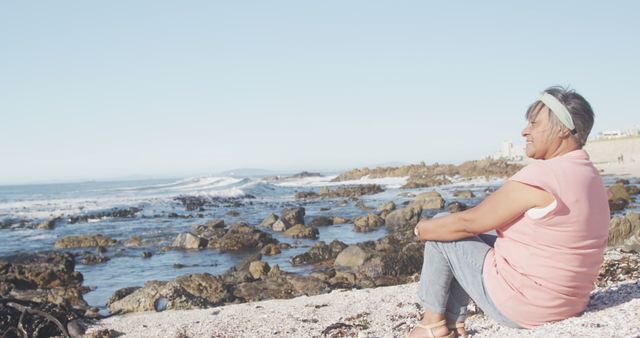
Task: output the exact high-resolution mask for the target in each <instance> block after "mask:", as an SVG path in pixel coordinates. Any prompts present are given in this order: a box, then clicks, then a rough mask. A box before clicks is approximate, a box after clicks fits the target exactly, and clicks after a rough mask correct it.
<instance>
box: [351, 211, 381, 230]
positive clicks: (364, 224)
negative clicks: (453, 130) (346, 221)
mask: <svg viewBox="0 0 640 338" xmlns="http://www.w3.org/2000/svg"><path fill="white" fill-rule="evenodd" d="M383 225H384V219H383V218H382V217H380V216H378V215H376V214H369V215H367V216H362V217H358V218H356V219H355V220H354V221H353V230H355V231H358V232H367V231H372V230H375V229H377V228H379V227H381V226H383Z"/></svg>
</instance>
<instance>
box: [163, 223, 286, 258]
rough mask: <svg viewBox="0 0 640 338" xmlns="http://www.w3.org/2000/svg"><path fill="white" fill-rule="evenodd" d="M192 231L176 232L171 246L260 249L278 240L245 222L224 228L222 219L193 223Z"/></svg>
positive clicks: (226, 249)
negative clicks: (198, 223) (176, 234)
mask: <svg viewBox="0 0 640 338" xmlns="http://www.w3.org/2000/svg"><path fill="white" fill-rule="evenodd" d="M192 231H193V233H192V232H184V233H181V234H178V236H177V237H176V239H175V240H174V241H173V244H172V247H174V248H180V249H191V250H198V249H203V248H212V249H218V250H222V251H238V250H245V249H262V248H264V247H265V246H267V245H269V244H277V243H278V240H276V239H275V238H273V237H272V236H271V235H270V234H268V233H266V232H264V231H260V230H258V229H257V228H256V227H253V226H251V225H249V224H247V223H245V222H238V223H235V224H232V225H231V226H230V227H229V228H228V229H225V228H224V221H219V220H216V221H210V222H207V223H205V224H200V225H194V226H193V227H192Z"/></svg>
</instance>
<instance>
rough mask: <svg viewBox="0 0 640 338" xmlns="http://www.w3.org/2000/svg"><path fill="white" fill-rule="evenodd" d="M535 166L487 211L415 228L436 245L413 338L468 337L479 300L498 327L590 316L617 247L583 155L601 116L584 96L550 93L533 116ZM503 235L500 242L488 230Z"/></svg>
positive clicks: (530, 144)
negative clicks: (470, 312)
mask: <svg viewBox="0 0 640 338" xmlns="http://www.w3.org/2000/svg"><path fill="white" fill-rule="evenodd" d="M526 118H527V121H528V123H527V126H526V127H525V128H524V130H522V136H524V137H525V138H526V141H527V146H526V154H527V156H528V157H531V158H532V159H534V160H535V161H533V162H532V163H531V164H529V165H527V166H526V167H525V168H523V169H522V170H520V171H519V172H518V173H516V174H515V175H514V176H512V177H511V178H509V180H508V181H507V182H506V183H505V184H504V185H503V186H502V187H501V188H500V189H499V190H497V191H496V192H494V193H492V194H491V195H489V196H488V197H487V198H486V199H485V200H484V201H483V202H482V203H480V204H479V205H478V206H476V207H474V208H472V209H468V210H466V211H463V212H460V213H455V214H451V215H447V216H444V217H439V218H433V219H422V220H421V221H420V222H419V223H418V225H417V226H416V228H415V233H416V235H417V236H418V238H419V239H421V240H426V244H425V251H424V263H423V267H422V273H421V276H420V283H419V290H418V298H419V300H420V303H421V304H422V306H423V308H424V316H423V318H422V320H421V321H420V322H419V323H418V324H417V326H416V327H415V328H414V329H413V331H411V332H410V333H409V336H410V337H456V336H466V331H465V329H464V320H465V315H466V311H467V305H468V303H469V298H470V297H471V298H472V299H473V300H474V301H475V302H476V304H477V305H478V306H479V307H480V308H481V309H482V310H483V311H484V313H485V314H487V315H488V316H489V317H491V318H493V319H494V320H495V321H497V322H498V323H500V324H502V325H506V326H509V327H514V328H532V327H535V326H538V325H542V324H545V323H549V322H554V321H558V320H562V319H565V318H568V317H571V316H575V315H577V314H580V313H581V312H582V311H583V310H584V309H585V307H586V305H587V303H588V301H589V293H590V291H591V290H592V289H593V285H594V281H595V279H596V277H597V275H598V269H599V267H600V264H602V260H603V251H604V248H605V246H606V244H607V229H608V224H609V206H608V203H607V193H606V191H605V188H604V185H603V183H602V179H601V178H600V175H599V174H598V171H597V170H596V168H594V166H593V164H592V163H591V161H589V155H588V154H587V153H586V152H585V151H584V150H583V149H582V146H583V145H584V144H585V142H586V140H587V137H588V135H589V132H590V131H591V127H592V126H593V111H592V110H591V106H590V105H589V103H588V102H587V101H586V100H585V99H584V98H583V97H582V96H581V95H579V94H578V93H576V92H574V91H571V90H566V89H564V88H559V87H551V88H549V89H547V90H545V91H544V92H543V94H542V95H541V96H540V98H539V99H538V100H537V101H535V102H534V103H533V104H532V105H531V106H530V107H529V109H528V110H527V113H526ZM491 230H495V231H496V233H497V236H491V235H487V234H484V233H486V232H488V231H491Z"/></svg>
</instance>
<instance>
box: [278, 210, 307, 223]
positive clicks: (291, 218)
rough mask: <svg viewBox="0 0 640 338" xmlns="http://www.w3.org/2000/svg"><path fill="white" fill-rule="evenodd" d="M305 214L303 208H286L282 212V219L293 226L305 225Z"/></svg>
mask: <svg viewBox="0 0 640 338" xmlns="http://www.w3.org/2000/svg"><path fill="white" fill-rule="evenodd" d="M304 214H305V210H304V208H302V207H298V208H285V209H284V210H282V217H280V218H281V219H283V220H284V221H285V222H287V223H289V224H291V225H295V224H304Z"/></svg>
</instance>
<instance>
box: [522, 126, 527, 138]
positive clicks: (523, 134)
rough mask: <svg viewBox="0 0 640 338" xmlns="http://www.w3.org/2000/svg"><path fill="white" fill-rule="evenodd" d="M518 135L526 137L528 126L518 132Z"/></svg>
mask: <svg viewBox="0 0 640 338" xmlns="http://www.w3.org/2000/svg"><path fill="white" fill-rule="evenodd" d="M520 134H521V135H522V136H527V135H529V126H526V127H524V129H522V131H521V132H520Z"/></svg>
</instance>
